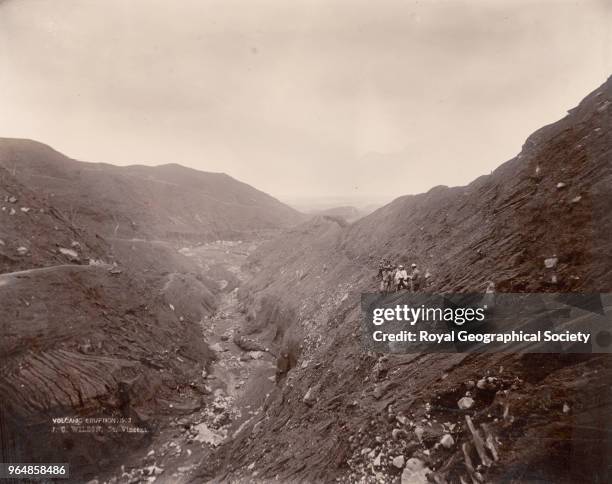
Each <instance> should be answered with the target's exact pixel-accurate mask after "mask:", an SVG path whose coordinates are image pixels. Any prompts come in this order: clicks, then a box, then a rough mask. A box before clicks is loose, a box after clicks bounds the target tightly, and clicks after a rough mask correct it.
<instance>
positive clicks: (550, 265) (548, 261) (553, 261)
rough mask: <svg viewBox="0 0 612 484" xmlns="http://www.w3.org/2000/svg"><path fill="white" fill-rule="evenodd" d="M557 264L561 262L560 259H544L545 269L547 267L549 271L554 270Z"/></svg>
mask: <svg viewBox="0 0 612 484" xmlns="http://www.w3.org/2000/svg"><path fill="white" fill-rule="evenodd" d="M557 262H559V258H558V257H556V256H555V257H549V258H548V259H544V267H546V268H547V269H554V268H555V266H556V265H557Z"/></svg>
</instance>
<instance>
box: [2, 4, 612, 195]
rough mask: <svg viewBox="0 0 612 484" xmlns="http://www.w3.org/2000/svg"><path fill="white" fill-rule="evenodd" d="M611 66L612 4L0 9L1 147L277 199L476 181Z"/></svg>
mask: <svg viewBox="0 0 612 484" xmlns="http://www.w3.org/2000/svg"><path fill="white" fill-rule="evenodd" d="M610 74H612V1H610V0H583V1H578V0H574V1H565V0H465V1H463V0H446V1H437V0H421V1H408V0H401V1H391V0H389V1H387V0H378V1H372V0H367V1H362V0H325V1H318V0H290V1H288V0H259V1H252V0H241V1H233V0H180V1H175V0H163V1H162V0H129V1H128V0H104V1H93V0H91V1H90V0H0V136H7V137H23V138H32V139H36V140H39V141H43V142H45V143H48V144H50V145H52V146H53V147H54V148H56V149H58V150H59V151H62V152H63V153H65V154H67V155H69V156H71V157H73V158H77V159H81V160H87V161H106V162H110V163H115V164H133V163H142V164H152V165H154V164H162V163H168V162H177V163H181V164H184V165H188V166H191V167H195V168H199V169H202V170H207V171H223V172H226V173H228V174H230V175H232V176H234V177H236V178H238V179H240V180H242V181H245V182H248V183H250V184H252V185H254V186H256V187H257V188H260V189H262V190H265V191H267V192H269V193H271V194H273V195H275V196H277V197H280V198H282V199H285V200H287V199H292V198H299V197H318V196H348V197H350V196H368V195H375V196H376V195H385V196H388V197H392V196H396V195H401V194H405V193H416V192H421V191H424V190H427V189H428V188H430V187H431V186H433V185H437V184H446V185H456V184H465V183H467V182H469V181H470V180H472V179H473V178H475V177H477V176H479V175H481V174H483V173H488V172H490V171H491V170H492V169H493V168H495V167H496V166H498V165H499V164H500V163H502V162H503V161H505V160H507V159H509V158H511V157H512V156H514V155H515V154H516V153H518V151H519V150H520V147H521V144H522V143H523V141H524V139H525V138H526V137H527V136H528V135H529V134H530V133H531V132H533V131H534V130H535V129H537V128H539V127H541V126H542V125H544V124H548V123H550V122H553V121H555V120H557V119H558V118H560V117H562V116H563V115H564V113H565V111H566V110H567V109H569V108H571V107H573V106H574V105H575V104H576V103H577V102H578V101H579V100H580V99H582V98H583V97H584V96H585V95H586V94H587V93H588V92H590V91H592V90H593V89H594V88H596V87H597V86H598V85H599V84H601V83H602V82H603V81H604V80H605V79H606V78H607V77H608V76H609V75H610Z"/></svg>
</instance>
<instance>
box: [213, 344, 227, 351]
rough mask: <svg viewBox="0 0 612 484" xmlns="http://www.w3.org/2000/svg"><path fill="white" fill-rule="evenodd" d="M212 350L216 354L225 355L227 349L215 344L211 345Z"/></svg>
mask: <svg viewBox="0 0 612 484" xmlns="http://www.w3.org/2000/svg"><path fill="white" fill-rule="evenodd" d="M210 349H211V350H213V351H214V352H216V353H223V352H224V351H225V348H223V346H221V345H220V344H219V343H215V344H214V345H211V346H210Z"/></svg>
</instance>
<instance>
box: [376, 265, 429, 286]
mask: <svg viewBox="0 0 612 484" xmlns="http://www.w3.org/2000/svg"><path fill="white" fill-rule="evenodd" d="M410 269H411V270H410V273H408V271H407V270H406V268H405V267H404V266H403V265H402V264H399V265H398V266H395V265H394V264H393V263H392V262H391V261H390V260H389V259H382V260H381V261H380V263H379V265H378V278H379V279H380V292H394V291H401V290H402V289H406V290H409V291H410V292H416V291H418V290H419V289H420V288H421V283H422V278H421V272H420V271H419V269H418V267H417V265H416V264H412V265H411V266H410Z"/></svg>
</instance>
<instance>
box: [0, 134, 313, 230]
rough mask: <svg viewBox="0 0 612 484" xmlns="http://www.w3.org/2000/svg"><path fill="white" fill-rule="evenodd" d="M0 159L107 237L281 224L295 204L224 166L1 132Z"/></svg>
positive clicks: (291, 216) (78, 221) (292, 215)
mask: <svg viewBox="0 0 612 484" xmlns="http://www.w3.org/2000/svg"><path fill="white" fill-rule="evenodd" d="M0 166H4V167H5V168H6V169H7V170H9V171H10V172H11V173H13V174H14V176H15V177H16V178H17V179H18V180H19V181H20V182H21V183H22V184H23V185H25V186H26V187H28V188H29V189H31V190H34V191H36V192H37V193H38V194H39V195H42V196H45V197H48V198H49V199H50V201H51V202H52V204H53V205H54V206H56V207H57V208H59V209H60V210H62V211H63V212H64V213H65V214H66V216H67V217H68V218H69V219H70V222H72V223H73V224H74V225H75V226H77V227H80V226H82V227H86V228H88V229H89V230H90V231H92V232H94V233H98V234H100V235H103V236H105V237H121V238H149V239H157V238H159V239H164V240H169V239H175V240H189V241H199V240H210V239H217V238H231V237H240V236H241V235H242V234H244V233H245V232H250V231H258V230H266V229H275V228H279V227H286V226H290V225H293V224H295V223H296V222H299V221H301V220H303V215H302V214H300V213H299V212H298V211H296V210H294V209H292V208H290V207H288V206H287V205H284V204H283V203H281V202H279V201H278V200H276V199H275V198H273V197H271V196H270V195H268V194H266V193H263V192H261V191H259V190H257V189H255V188H253V187H251V186H249V185H247V184H245V183H242V182H239V181H237V180H235V179H234V178H232V177H230V176H228V175H226V174H223V173H208V172H203V171H198V170H194V169H190V168H186V167H183V166H181V165H178V164H168V165H161V166H156V167H149V166H140V165H133V166H127V167H118V166H114V165H110V164H106V163H86V162H81V161H76V160H73V159H70V158H68V157H66V156H64V155H62V154H61V153H59V152H57V151H55V150H53V149H52V148H50V147H49V146H46V145H44V144H41V143H38V142H35V141H30V140H22V139H6V138H0Z"/></svg>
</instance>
